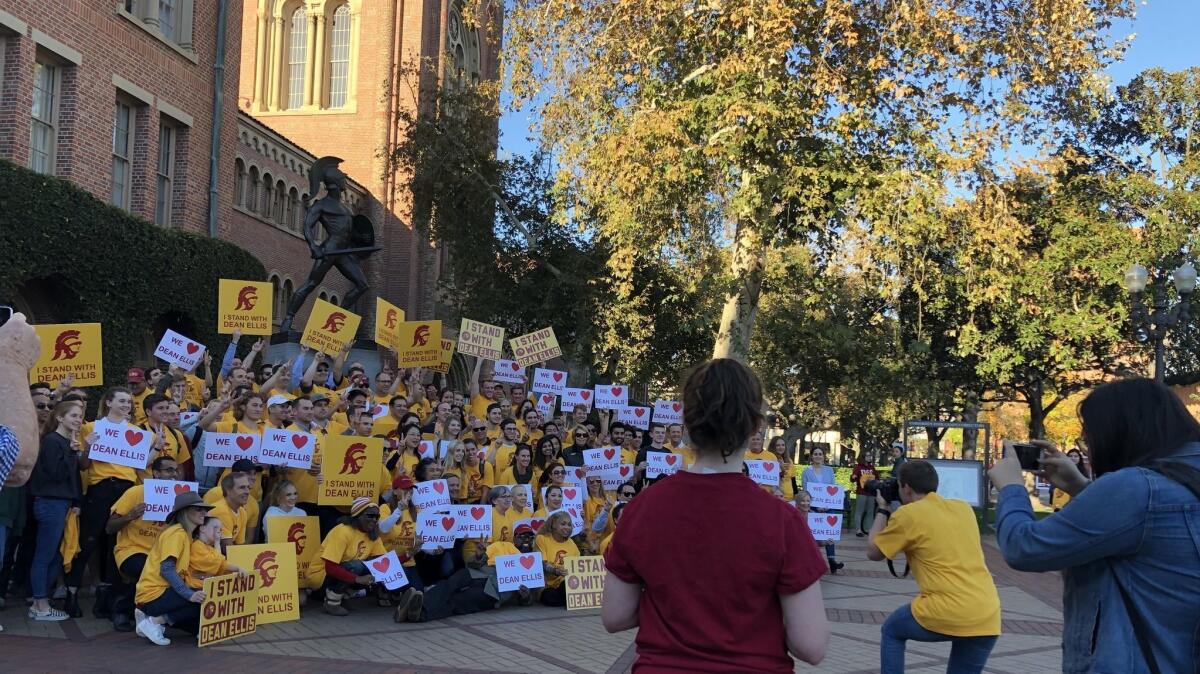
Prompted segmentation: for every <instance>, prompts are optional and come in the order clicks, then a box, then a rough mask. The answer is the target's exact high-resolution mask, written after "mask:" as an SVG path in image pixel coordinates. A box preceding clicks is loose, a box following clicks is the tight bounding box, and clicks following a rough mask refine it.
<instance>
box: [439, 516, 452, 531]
mask: <svg viewBox="0 0 1200 674" xmlns="http://www.w3.org/2000/svg"><path fill="white" fill-rule="evenodd" d="M442 528H443V529H445V530H446V531H450V529H452V528H454V518H453V517H443V518H442Z"/></svg>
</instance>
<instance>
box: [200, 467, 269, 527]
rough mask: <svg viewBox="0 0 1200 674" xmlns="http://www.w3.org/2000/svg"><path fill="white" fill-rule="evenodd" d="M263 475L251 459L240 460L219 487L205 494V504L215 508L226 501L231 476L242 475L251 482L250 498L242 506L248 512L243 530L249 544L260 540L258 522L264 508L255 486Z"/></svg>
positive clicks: (227, 472) (223, 478)
mask: <svg viewBox="0 0 1200 674" xmlns="http://www.w3.org/2000/svg"><path fill="white" fill-rule="evenodd" d="M261 474H262V466H259V465H256V464H255V463H254V462H253V461H250V460H249V459H238V460H237V461H234V462H233V466H231V467H230V468H227V469H226V472H225V474H224V476H223V477H222V478H221V480H220V482H218V483H217V486H215V487H213V488H212V489H209V490H208V492H206V493H205V494H204V502H205V503H209V504H211V505H214V506H215V505H218V504H220V503H221V502H222V501H224V500H225V487H224V484H225V478H227V477H229V476H231V475H240V476H242V477H245V478H246V479H247V480H248V481H249V482H250V485H251V486H250V495H249V498H247V499H246V502H245V503H244V504H243V505H242V507H243V508H244V509H245V511H246V516H245V519H246V526H245V527H244V528H243V529H242V530H241V531H242V534H243V537H244V538H245V541H246V542H249V543H253V542H255V541H257V540H258V521H259V514H260V513H261V512H262V507H261V505H260V504H259V502H258V500H257V499H255V498H254V484H255V483H256V482H258V481H259V479H260V476H261ZM239 544H240V543H239Z"/></svg>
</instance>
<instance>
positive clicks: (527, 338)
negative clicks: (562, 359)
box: [508, 328, 562, 367]
mask: <svg viewBox="0 0 1200 674" xmlns="http://www.w3.org/2000/svg"><path fill="white" fill-rule="evenodd" d="M508 343H509V346H511V347H512V352H513V360H515V361H517V362H518V363H520V364H521V367H529V366H530V365H533V364H534V363H541V362H545V361H547V360H550V359H551V358H557V357H559V356H561V355H562V349H560V348H558V338H557V337H555V336H554V328H542V329H541V330H538V331H537V332H531V333H529V334H528V335H521V336H520V337H514V338H512V339H510V340H508Z"/></svg>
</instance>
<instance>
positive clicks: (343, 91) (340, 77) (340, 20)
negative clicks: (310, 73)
mask: <svg viewBox="0 0 1200 674" xmlns="http://www.w3.org/2000/svg"><path fill="white" fill-rule="evenodd" d="M349 92H350V6H349V5H346V4H343V5H341V6H340V7H338V8H337V9H336V10H334V12H333V22H332V27H331V30H330V34H329V107H331V108H342V107H345V106H346V99H347V98H348V97H349Z"/></svg>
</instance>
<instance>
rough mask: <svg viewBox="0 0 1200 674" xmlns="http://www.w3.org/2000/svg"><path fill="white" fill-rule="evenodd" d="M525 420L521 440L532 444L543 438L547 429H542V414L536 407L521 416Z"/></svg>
mask: <svg viewBox="0 0 1200 674" xmlns="http://www.w3.org/2000/svg"><path fill="white" fill-rule="evenodd" d="M521 418H522V419H524V421H525V426H524V428H523V429H522V435H521V442H523V443H525V444H527V445H531V444H534V443H536V442H537V441H538V440H541V439H542V437H543V436H544V435H546V433H545V431H543V430H542V415H541V414H538V411H537V410H536V409H529V410H526V411H525V414H524V415H522V417H521Z"/></svg>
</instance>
